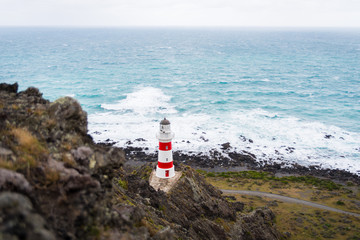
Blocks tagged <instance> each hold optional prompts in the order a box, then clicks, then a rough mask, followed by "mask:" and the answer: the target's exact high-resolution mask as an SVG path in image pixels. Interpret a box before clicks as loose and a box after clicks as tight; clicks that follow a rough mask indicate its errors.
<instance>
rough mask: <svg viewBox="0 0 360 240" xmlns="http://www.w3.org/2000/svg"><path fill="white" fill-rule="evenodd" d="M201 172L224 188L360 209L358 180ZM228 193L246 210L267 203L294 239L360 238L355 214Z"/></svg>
mask: <svg viewBox="0 0 360 240" xmlns="http://www.w3.org/2000/svg"><path fill="white" fill-rule="evenodd" d="M197 171H198V172H199V173H200V174H202V175H203V176H204V177H205V179H206V181H208V182H209V183H210V184H212V185H214V186H215V187H218V188H220V189H234V190H252V191H263V192H270V193H276V194H280V195H284V196H289V197H295V198H299V199H303V200H308V201H313V202H317V203H320V204H324V205H328V206H331V207H335V208H339V209H343V210H346V211H351V212H360V207H359V206H358V205H359V203H360V196H359V186H357V185H355V184H354V183H352V184H347V185H346V184H344V185H339V184H336V183H334V182H332V181H330V180H326V179H319V178H315V177H312V176H286V177H275V176H273V175H272V174H270V173H267V172H256V171H244V172H225V173H214V172H205V171H202V170H197ZM349 185H350V186H349ZM226 195H231V196H234V197H236V200H237V201H241V202H244V203H245V209H244V211H248V212H251V211H253V210H254V209H256V208H257V207H263V206H266V205H267V206H268V207H269V208H270V209H271V210H272V211H273V212H274V213H275V215H276V225H277V228H278V229H279V230H280V231H281V232H284V233H285V232H288V233H290V234H291V237H290V239H296V240H297V239H328V238H332V239H360V219H359V218H356V217H353V216H348V215H345V214H339V213H334V212H329V211H324V210H319V209H317V208H311V207H308V206H304V205H299V204H291V203H284V202H281V201H274V199H270V198H265V197H257V196H247V195H240V194H226ZM356 203H358V204H356Z"/></svg>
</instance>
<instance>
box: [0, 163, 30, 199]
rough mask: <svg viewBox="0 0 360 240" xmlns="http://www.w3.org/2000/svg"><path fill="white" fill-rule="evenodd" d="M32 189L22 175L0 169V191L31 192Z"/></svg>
mask: <svg viewBox="0 0 360 240" xmlns="http://www.w3.org/2000/svg"><path fill="white" fill-rule="evenodd" d="M32 190H33V189H32V187H31V185H30V184H29V182H28V181H27V180H26V179H25V177H24V175H22V174H21V173H17V172H14V171H11V170H8V169H3V168H0V191H16V192H23V193H30V192H32Z"/></svg>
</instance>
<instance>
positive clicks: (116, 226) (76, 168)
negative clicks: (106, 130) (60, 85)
mask: <svg viewBox="0 0 360 240" xmlns="http://www.w3.org/2000/svg"><path fill="white" fill-rule="evenodd" d="M17 88H18V86H17V84H13V85H9V84H0V191H1V192H0V239H39V240H41V239H280V238H282V236H281V234H279V232H278V231H277V230H276V229H275V227H274V224H273V222H274V215H273V213H272V212H271V211H270V210H268V209H258V210H256V211H254V212H252V213H250V214H245V213H242V209H243V205H242V204H241V203H239V202H236V203H231V202H228V201H227V200H226V199H224V198H223V197H222V196H221V193H220V192H219V191H218V190H217V189H215V188H214V187H213V186H211V185H209V184H207V183H206V182H205V181H204V180H203V178H202V177H201V176H200V175H199V174H197V173H196V172H195V171H194V170H193V169H191V168H190V167H188V166H182V165H181V166H177V170H181V171H183V175H182V177H181V179H180V180H179V182H178V183H177V184H176V186H175V187H174V188H173V189H172V190H171V191H170V192H169V193H166V194H165V193H164V192H162V191H156V190H154V189H153V188H152V187H151V186H150V185H149V182H148V179H149V175H150V173H151V171H152V170H153V166H152V165H151V164H148V165H143V166H140V167H131V168H130V167H126V170H124V168H125V165H124V163H125V162H126V159H125V155H124V152H123V150H121V149H119V148H114V147H109V146H105V145H101V144H95V143H94V142H93V141H92V139H91V137H90V136H89V135H87V115H86V112H85V111H83V110H82V108H81V106H80V104H79V103H78V102H77V101H76V100H75V99H72V98H69V97H65V98H61V99H58V100H56V101H55V102H52V103H51V102H49V101H47V100H45V99H43V98H42V94H41V93H40V92H39V90H38V89H36V88H28V89H27V90H25V91H23V92H18V89H17Z"/></svg>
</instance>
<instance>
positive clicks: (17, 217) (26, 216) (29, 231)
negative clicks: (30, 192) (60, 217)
mask: <svg viewBox="0 0 360 240" xmlns="http://www.w3.org/2000/svg"><path fill="white" fill-rule="evenodd" d="M0 237H2V239H29V240H30V239H38V240H55V239H56V238H55V236H54V234H53V233H52V232H51V231H50V230H49V228H48V227H47V226H46V221H45V220H44V218H43V217H41V216H40V215H39V214H36V213H35V212H34V210H33V206H32V204H31V202H30V200H29V199H28V198H27V197H25V196H24V195H21V194H18V193H11V192H2V193H0Z"/></svg>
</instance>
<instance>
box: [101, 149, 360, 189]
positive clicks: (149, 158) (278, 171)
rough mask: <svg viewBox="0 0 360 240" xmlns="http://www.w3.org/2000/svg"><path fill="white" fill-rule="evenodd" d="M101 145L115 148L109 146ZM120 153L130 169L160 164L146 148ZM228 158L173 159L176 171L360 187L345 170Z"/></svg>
mask: <svg viewBox="0 0 360 240" xmlns="http://www.w3.org/2000/svg"><path fill="white" fill-rule="evenodd" d="M98 144H104V145H112V144H109V143H98ZM120 149H123V150H124V152H125V155H126V159H127V162H128V164H130V165H138V164H139V163H140V165H141V164H145V163H156V162H157V152H154V153H146V151H145V148H141V147H131V146H127V147H124V148H120ZM226 154H227V156H228V157H224V155H223V153H222V152H219V151H217V150H214V151H210V152H209V154H208V155H206V154H204V153H197V154H195V153H194V154H188V153H184V152H181V151H174V152H173V158H174V165H175V167H176V166H177V165H179V164H186V165H189V166H191V167H192V168H195V169H201V170H205V171H210V172H236V171H265V172H269V173H271V174H274V175H275V176H278V177H281V176H289V175H292V176H294V175H295V176H302V175H311V176H314V177H318V178H326V179H331V180H333V181H334V182H338V183H341V184H346V183H348V182H352V183H356V184H360V176H358V175H356V174H354V173H351V172H348V171H345V170H340V169H329V168H321V167H320V166H316V165H312V166H302V165H299V164H297V163H293V164H290V163H270V162H262V163H260V162H258V161H257V159H256V156H255V155H254V154H252V153H250V152H244V153H238V152H226Z"/></svg>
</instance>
